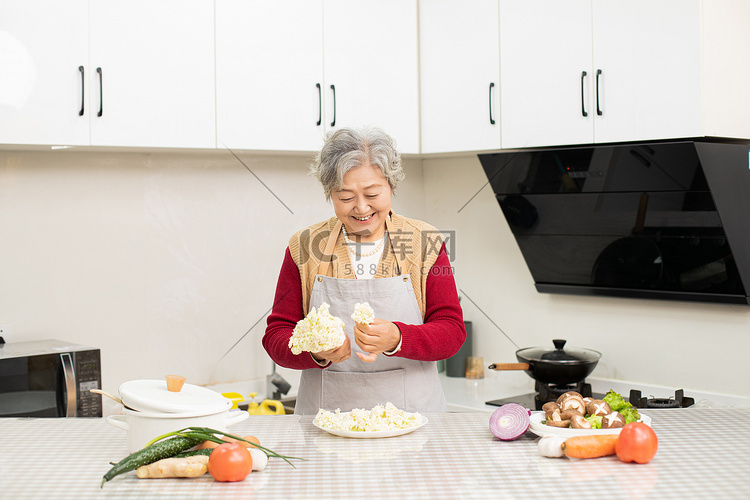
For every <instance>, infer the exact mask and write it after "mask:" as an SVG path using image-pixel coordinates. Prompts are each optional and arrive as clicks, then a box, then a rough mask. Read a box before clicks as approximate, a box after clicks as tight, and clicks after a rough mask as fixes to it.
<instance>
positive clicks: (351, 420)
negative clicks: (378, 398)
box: [314, 403, 422, 432]
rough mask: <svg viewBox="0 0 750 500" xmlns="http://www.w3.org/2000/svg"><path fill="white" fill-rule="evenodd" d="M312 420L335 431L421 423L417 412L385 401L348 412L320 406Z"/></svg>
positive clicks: (404, 427) (380, 429)
mask: <svg viewBox="0 0 750 500" xmlns="http://www.w3.org/2000/svg"><path fill="white" fill-rule="evenodd" d="M314 422H315V424H316V425H318V426H320V427H324V428H326V429H331V430H335V431H353V432H377V431H393V430H396V429H407V428H409V427H416V426H418V425H419V424H421V423H422V416H421V415H420V414H419V413H412V414H407V413H406V412H405V411H403V410H399V409H398V408H396V406H395V405H393V403H386V404H385V406H382V405H376V406H375V407H373V409H372V410H370V411H367V410H364V409H362V408H355V409H353V410H352V411H350V412H349V413H341V410H340V409H336V411H334V412H330V411H327V410H324V409H322V408H321V409H320V410H318V414H317V415H316V416H315V420H314Z"/></svg>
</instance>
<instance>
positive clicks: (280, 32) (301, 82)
mask: <svg viewBox="0 0 750 500" xmlns="http://www.w3.org/2000/svg"><path fill="white" fill-rule="evenodd" d="M216 48H217V60H216V76H217V124H218V125H217V130H218V135H217V139H218V145H219V147H228V148H237V149H254V150H276V149H278V150H292V151H312V150H317V149H319V148H320V146H321V145H322V143H323V139H324V138H325V135H326V133H328V132H330V131H332V130H335V129H337V128H340V127H348V126H360V125H375V126H378V127H381V128H383V129H384V130H385V131H386V132H388V133H389V134H390V135H392V136H393V137H394V138H395V139H396V141H397V142H398V144H399V147H400V149H401V151H402V152H405V153H418V152H419V86H418V58H417V5H416V0H412V1H403V0H387V1H381V2H377V3H373V2H364V1H354V2H353V1H344V0H325V1H322V0H317V1H310V0H297V1H290V2H284V3H278V2H273V3H272V2H263V1H259V0H252V1H238V0H217V2H216Z"/></svg>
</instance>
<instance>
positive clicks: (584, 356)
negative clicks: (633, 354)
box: [516, 339, 602, 365]
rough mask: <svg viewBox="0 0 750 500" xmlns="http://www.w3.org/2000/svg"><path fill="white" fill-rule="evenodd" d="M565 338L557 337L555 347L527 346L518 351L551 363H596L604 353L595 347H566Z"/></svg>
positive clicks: (528, 357)
mask: <svg viewBox="0 0 750 500" xmlns="http://www.w3.org/2000/svg"><path fill="white" fill-rule="evenodd" d="M565 342H566V341H565V340H562V339H555V340H553V341H552V343H553V344H555V348H554V349H547V348H544V347H527V348H525V349H520V350H519V351H517V352H516V354H517V355H518V356H523V357H524V358H526V359H528V360H529V361H538V362H543V363H551V364H564V365H574V364H581V363H594V362H597V361H599V358H601V357H602V354H601V353H600V352H599V351H594V350H593V349H583V348H578V347H568V348H565Z"/></svg>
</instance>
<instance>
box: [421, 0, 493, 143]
mask: <svg viewBox="0 0 750 500" xmlns="http://www.w3.org/2000/svg"><path fill="white" fill-rule="evenodd" d="M498 36H499V35H498V3H497V0H476V1H472V2H471V3H468V4H467V3H464V2H456V1H454V0H420V2H419V42H420V43H419V51H420V73H421V79H420V85H421V101H420V102H421V127H422V130H421V135H422V152H423V153H444V152H454V151H474V150H487V149H498V148H500V126H501V124H500V106H499V84H500V55H499V49H500V46H499V42H498Z"/></svg>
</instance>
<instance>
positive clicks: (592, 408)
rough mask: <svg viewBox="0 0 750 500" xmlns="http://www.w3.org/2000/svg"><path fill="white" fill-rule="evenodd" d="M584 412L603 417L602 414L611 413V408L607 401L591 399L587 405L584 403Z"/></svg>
mask: <svg viewBox="0 0 750 500" xmlns="http://www.w3.org/2000/svg"><path fill="white" fill-rule="evenodd" d="M586 413H588V414H589V415H597V416H599V417H603V416H604V415H608V414H610V413H612V408H610V407H609V403H607V402H606V401H602V400H601V399H593V400H591V402H590V403H589V404H588V405H586Z"/></svg>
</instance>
